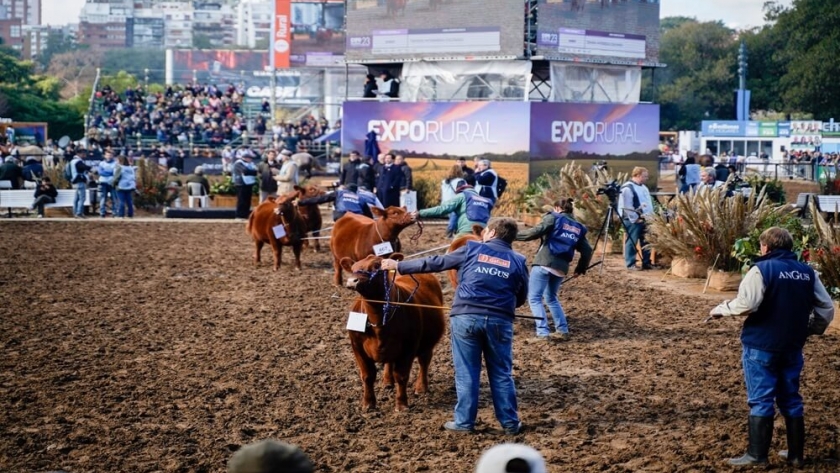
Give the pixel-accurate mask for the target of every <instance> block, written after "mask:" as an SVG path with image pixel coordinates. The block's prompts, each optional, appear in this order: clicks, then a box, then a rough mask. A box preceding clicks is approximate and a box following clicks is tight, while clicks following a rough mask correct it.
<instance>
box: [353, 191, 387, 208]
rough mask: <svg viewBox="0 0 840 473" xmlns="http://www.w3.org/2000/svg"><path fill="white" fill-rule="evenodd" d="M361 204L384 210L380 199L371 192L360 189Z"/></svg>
mask: <svg viewBox="0 0 840 473" xmlns="http://www.w3.org/2000/svg"><path fill="white" fill-rule="evenodd" d="M358 194H359V203H361V204H362V205H369V206H372V207H377V208H380V209H381V208H382V202H380V201H379V198H378V197H376V194H374V193H373V192H371V191H366V190H364V189H359V192H358Z"/></svg>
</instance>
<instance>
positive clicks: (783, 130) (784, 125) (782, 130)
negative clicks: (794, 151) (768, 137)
mask: <svg viewBox="0 0 840 473" xmlns="http://www.w3.org/2000/svg"><path fill="white" fill-rule="evenodd" d="M778 125H779V136H780V137H785V138H786V137H788V136H790V122H779V124H778Z"/></svg>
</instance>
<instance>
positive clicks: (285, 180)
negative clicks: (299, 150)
mask: <svg viewBox="0 0 840 473" xmlns="http://www.w3.org/2000/svg"><path fill="white" fill-rule="evenodd" d="M274 179H275V180H276V181H277V195H283V194H287V193H289V192H292V191H294V190H295V186H296V185H298V183H299V182H300V178H299V176H298V165H297V163H295V162H294V161H292V160H291V159H287V160H285V161H284V162H283V166H281V167H280V173H279V174H278V175H277V176H276V177H275V178H274Z"/></svg>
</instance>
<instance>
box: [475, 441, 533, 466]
mask: <svg viewBox="0 0 840 473" xmlns="http://www.w3.org/2000/svg"><path fill="white" fill-rule="evenodd" d="M546 471H547V470H546V466H545V459H544V458H543V456H542V454H540V452H538V451H536V450H535V449H534V448H533V447H529V446H528V445H523V444H518V443H503V444H500V445H496V446H494V447H490V448H489V449H487V450H486V451H485V452H484V453H482V454H481V458H479V459H478V463H477V464H476V465H475V473H546Z"/></svg>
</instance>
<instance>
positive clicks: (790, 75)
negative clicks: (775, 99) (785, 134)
mask: <svg viewBox="0 0 840 473" xmlns="http://www.w3.org/2000/svg"><path fill="white" fill-rule="evenodd" d="M776 15H777V18H776V24H775V25H774V26H773V33H774V34H775V35H778V37H779V38H784V43H783V49H781V50H780V51H779V53H778V56H777V60H778V61H779V62H780V63H785V64H786V65H787V69H786V70H785V72H784V75H783V76H782V78H781V81H780V89H779V90H780V92H781V94H782V96H783V98H784V104H785V109H786V111H788V112H793V111H808V112H811V113H813V114H814V116H816V117H817V118H822V119H827V118H830V117H840V88H838V87H837V78H838V77H840V61H838V60H837V54H838V51H840V32H839V31H838V30H837V25H838V24H840V2H837V1H836V0H794V2H793V5H792V7H791V8H788V9H784V10H781V11H778V12H777V13H776Z"/></svg>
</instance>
